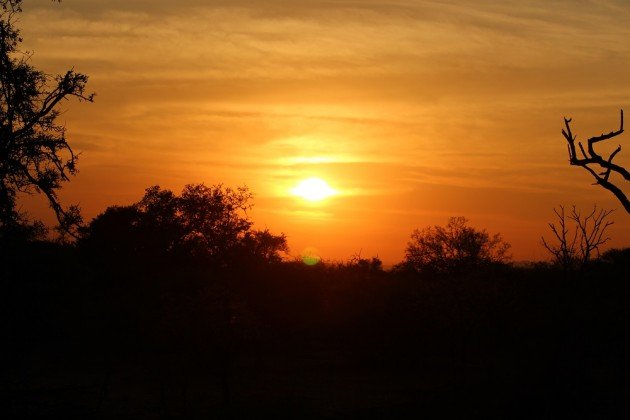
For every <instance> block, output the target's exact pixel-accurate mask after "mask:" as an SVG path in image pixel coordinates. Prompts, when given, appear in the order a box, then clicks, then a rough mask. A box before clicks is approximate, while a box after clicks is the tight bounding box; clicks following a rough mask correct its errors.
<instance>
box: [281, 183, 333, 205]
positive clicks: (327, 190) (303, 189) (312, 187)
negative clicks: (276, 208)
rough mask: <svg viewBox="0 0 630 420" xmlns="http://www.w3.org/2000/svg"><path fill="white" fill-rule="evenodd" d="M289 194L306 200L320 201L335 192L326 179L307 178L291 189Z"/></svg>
mask: <svg viewBox="0 0 630 420" xmlns="http://www.w3.org/2000/svg"><path fill="white" fill-rule="evenodd" d="M291 194H293V195H295V196H296V197H301V198H303V199H304V200H307V201H321V200H323V199H325V198H328V197H330V196H332V195H335V194H336V191H335V190H333V189H332V188H331V187H330V185H328V183H327V182H326V181H324V180H323V179H320V178H307V179H305V180H303V181H301V182H300V183H299V184H298V185H297V186H296V187H295V188H293V189H292V190H291Z"/></svg>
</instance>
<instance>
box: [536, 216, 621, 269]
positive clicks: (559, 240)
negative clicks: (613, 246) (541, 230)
mask: <svg viewBox="0 0 630 420" xmlns="http://www.w3.org/2000/svg"><path fill="white" fill-rule="evenodd" d="M553 211H554V213H555V214H556V217H557V219H558V225H557V226H556V224H555V223H549V229H551V232H552V233H553V236H554V238H555V240H554V242H555V243H552V242H550V241H548V240H546V239H545V238H544V237H542V238H541V241H542V244H543V246H544V247H545V249H546V250H547V251H549V253H550V254H551V255H552V256H553V261H554V263H556V264H558V265H559V266H560V267H562V268H563V269H565V270H569V269H575V268H582V267H584V265H585V264H586V263H588V262H589V261H590V260H591V258H592V256H593V253H596V254H598V256H599V247H600V246H601V245H603V244H605V243H606V242H608V241H609V240H610V238H609V237H608V236H604V235H605V233H606V229H608V227H609V226H611V225H612V224H613V223H614V222H612V221H610V220H607V219H608V216H610V214H611V213H612V212H613V211H612V210H605V209H600V210H599V211H597V206H596V205H594V206H593V211H591V212H590V213H588V214H587V215H586V216H582V213H581V212H580V211H579V210H578V209H577V208H576V206H573V208H572V209H571V214H570V215H568V216H566V215H565V212H564V207H563V206H560V209H559V210H557V209H553ZM571 222H573V228H572V231H570V230H569V229H570V227H569V224H570V223H571Z"/></svg>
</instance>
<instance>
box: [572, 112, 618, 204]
mask: <svg viewBox="0 0 630 420" xmlns="http://www.w3.org/2000/svg"><path fill="white" fill-rule="evenodd" d="M570 123H571V119H570V118H564V125H565V128H563V129H562V135H563V136H564V138H565V140H566V141H567V147H568V153H569V163H570V164H571V165H574V166H581V167H582V168H584V169H585V170H587V171H588V172H589V173H590V174H591V175H592V176H593V177H594V178H595V184H598V185H601V186H602V187H603V188H605V189H607V190H608V191H610V192H611V193H613V195H614V196H615V197H616V198H617V200H619V202H620V203H621V204H622V205H623V207H624V209H625V210H626V212H628V213H629V214H630V199H628V197H627V195H626V194H625V193H624V192H623V190H622V189H621V188H619V187H618V186H617V185H615V184H613V183H612V182H611V181H610V176H611V174H612V173H616V174H618V175H620V176H622V177H623V179H624V180H626V181H630V172H629V171H628V170H627V169H625V168H624V167H622V166H619V165H616V164H614V163H613V159H614V157H615V156H617V154H618V153H619V152H621V145H619V146H618V147H617V148H616V149H615V150H614V151H613V152H612V153H611V155H610V156H609V158H608V159H604V158H602V157H601V156H600V155H599V154H598V153H597V152H596V151H595V148H594V144H595V143H599V142H601V141H604V140H608V139H611V138H613V137H616V136H618V135H620V134H622V133H623V131H624V128H623V110H621V112H620V123H619V129H618V130H616V131H611V132H610V133H608V134H601V135H599V136H595V137H591V138H589V139H588V141H587V144H588V146H587V149H588V153H587V151H586V150H584V146H582V143H581V142H579V143H578V145H579V148H580V152H581V153H582V158H578V157H577V154H576V149H575V136H574V135H573V133H572V132H571V126H570ZM592 166H595V167H596V168H597V167H599V170H596V169H594V168H593V167H592Z"/></svg>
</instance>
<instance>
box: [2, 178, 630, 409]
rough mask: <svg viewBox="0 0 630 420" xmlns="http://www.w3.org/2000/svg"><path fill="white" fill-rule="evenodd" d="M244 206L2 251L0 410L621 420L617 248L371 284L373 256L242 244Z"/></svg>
mask: <svg viewBox="0 0 630 420" xmlns="http://www.w3.org/2000/svg"><path fill="white" fill-rule="evenodd" d="M248 200H249V196H248V194H247V192H246V191H244V190H241V191H239V190H236V191H235V190H227V189H225V188H223V187H220V186H214V187H203V186H189V187H187V188H186V189H185V190H184V191H183V192H182V194H180V195H175V194H173V193H172V192H170V191H167V190H162V189H160V188H157V187H155V188H151V189H149V190H147V194H146V195H145V197H144V198H143V199H142V200H141V201H139V202H138V203H136V204H134V205H131V206H126V207H112V208H109V209H108V210H107V211H105V212H104V213H103V214H101V215H100V216H98V217H97V218H95V219H94V221H92V222H91V224H90V225H88V226H87V227H86V228H84V231H83V236H82V237H81V239H80V240H79V241H78V242H76V243H60V242H56V243H55V242H48V241H42V240H32V238H31V240H23V241H18V240H15V238H13V240H12V242H11V246H6V244H8V242H6V241H5V242H4V244H5V246H4V247H3V249H2V253H1V256H0V258H1V261H0V263H1V265H0V267H1V269H0V270H1V272H0V277H1V278H2V293H1V296H2V302H1V305H0V307H1V310H2V317H1V319H2V325H1V328H2V331H3V334H2V343H0V345H1V346H2V349H3V353H4V354H3V358H2V360H3V366H2V372H3V374H2V383H1V384H0V386H1V394H0V395H1V404H2V412H3V413H8V417H9V418H32V417H46V418H50V417H52V416H59V415H63V416H64V417H89V418H112V417H115V416H117V417H120V416H123V417H136V418H172V417H181V418H208V417H211V418H212V417H214V418H217V417H218V418H257V417H264V416H274V417H276V418H396V417H399V418H400V417H411V416H417V415H425V416H442V417H444V416H452V415H457V416H460V417H486V418H487V417H492V416H496V417H511V418H531V417H536V418H557V417H560V416H565V415H573V416H577V417H584V416H587V417H591V416H592V417H595V416H614V415H616V414H618V413H625V412H627V409H628V402H627V397H626V396H627V392H628V385H627V375H628V373H630V370H629V368H628V359H627V354H628V351H629V350H630V346H629V345H628V340H627V337H628V336H630V335H629V334H630V322H629V321H630V306H629V305H628V304H627V303H628V302H629V301H630V286H629V285H628V282H627V274H628V272H629V271H630V250H628V249H625V250H613V251H609V252H607V253H605V254H604V255H603V256H602V257H601V258H599V259H597V260H595V261H591V262H590V263H589V264H588V265H586V266H585V267H583V269H582V270H579V271H577V270H576V271H568V270H563V269H562V268H560V267H554V266H551V265H549V264H544V263H540V264H533V265H531V266H529V267H515V266H512V265H509V264H506V263H504V262H503V261H500V260H497V259H496V258H495V260H493V261H487V260H484V259H478V260H474V259H471V257H470V255H469V254H465V255H467V258H465V259H462V260H457V259H455V260H454V261H456V263H454V264H452V265H448V264H447V265H444V266H440V267H441V268H440V269H439V270H430V269H428V267H427V266H422V265H417V264H415V265H414V264H401V265H398V266H397V267H396V268H395V269H394V270H389V271H385V270H383V269H382V266H381V264H380V261H379V260H378V259H375V258H372V259H362V258H355V259H353V260H351V261H348V262H344V263H325V262H324V263H320V264H317V265H315V266H307V265H305V264H303V263H301V262H300V261H283V260H282V259H281V258H280V256H281V255H282V252H283V251H284V250H285V249H286V241H285V240H284V237H283V236H282V235H275V234H272V233H270V232H269V231H255V230H253V229H252V226H251V223H250V222H249V221H248V219H247V218H246V216H245V213H243V210H244V209H245V208H247V203H248ZM211 221H214V222H212V223H211ZM219 221H220V222H219ZM228 222H229V223H228ZM451 222H452V223H453V226H451V227H455V228H456V227H457V226H459V227H462V225H461V223H462V222H463V221H462V220H461V219H453V220H451ZM445 229H446V228H445ZM445 232H446V233H448V229H446V230H444V232H442V233H445ZM469 232H470V231H469ZM473 232H474V230H473ZM425 233H431V235H432V236H431V235H429V236H427V235H425V236H423V238H424V239H427V238H429V239H430V238H434V239H435V238H436V237H438V236H439V235H438V234H439V230H438V231H436V230H435V229H434V230H432V231H430V232H425ZM477 233H478V232H477ZM473 236H474V235H473ZM446 237H449V235H448V234H447V235H446ZM450 237H453V236H452V235H451V236H450ZM476 237H484V236H483V235H481V236H479V235H477V236H476ZM485 238H488V239H490V240H493V238H495V237H492V236H489V235H486V236H485ZM495 242H496V241H495ZM497 243H498V242H497ZM501 249H503V248H501ZM453 255H459V254H453ZM495 255H496V254H495ZM475 261H476V262H475ZM416 262H417V261H416Z"/></svg>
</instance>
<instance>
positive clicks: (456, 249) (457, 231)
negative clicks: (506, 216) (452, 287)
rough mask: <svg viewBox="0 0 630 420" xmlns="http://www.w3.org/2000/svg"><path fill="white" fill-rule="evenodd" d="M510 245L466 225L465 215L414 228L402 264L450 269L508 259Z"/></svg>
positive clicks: (440, 270)
mask: <svg viewBox="0 0 630 420" xmlns="http://www.w3.org/2000/svg"><path fill="white" fill-rule="evenodd" d="M509 248H510V245H509V244H508V243H506V242H504V241H503V239H502V238H501V235H500V234H498V233H497V234H495V235H492V236H490V234H488V233H487V232H486V231H485V229H484V230H477V229H475V228H473V227H470V226H468V219H466V218H465V217H451V218H449V220H448V224H447V225H446V226H445V227H443V226H432V227H431V226H429V227H426V228H424V229H416V230H415V231H414V232H413V233H412V234H411V241H410V242H409V243H408V244H407V249H406V251H405V260H404V262H403V265H404V266H406V267H408V268H411V269H413V270H415V271H419V272H437V273H444V272H453V271H457V270H461V269H465V268H472V267H479V266H482V265H486V264H489V263H500V262H505V261H507V260H508V259H509V256H508V250H509Z"/></svg>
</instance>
